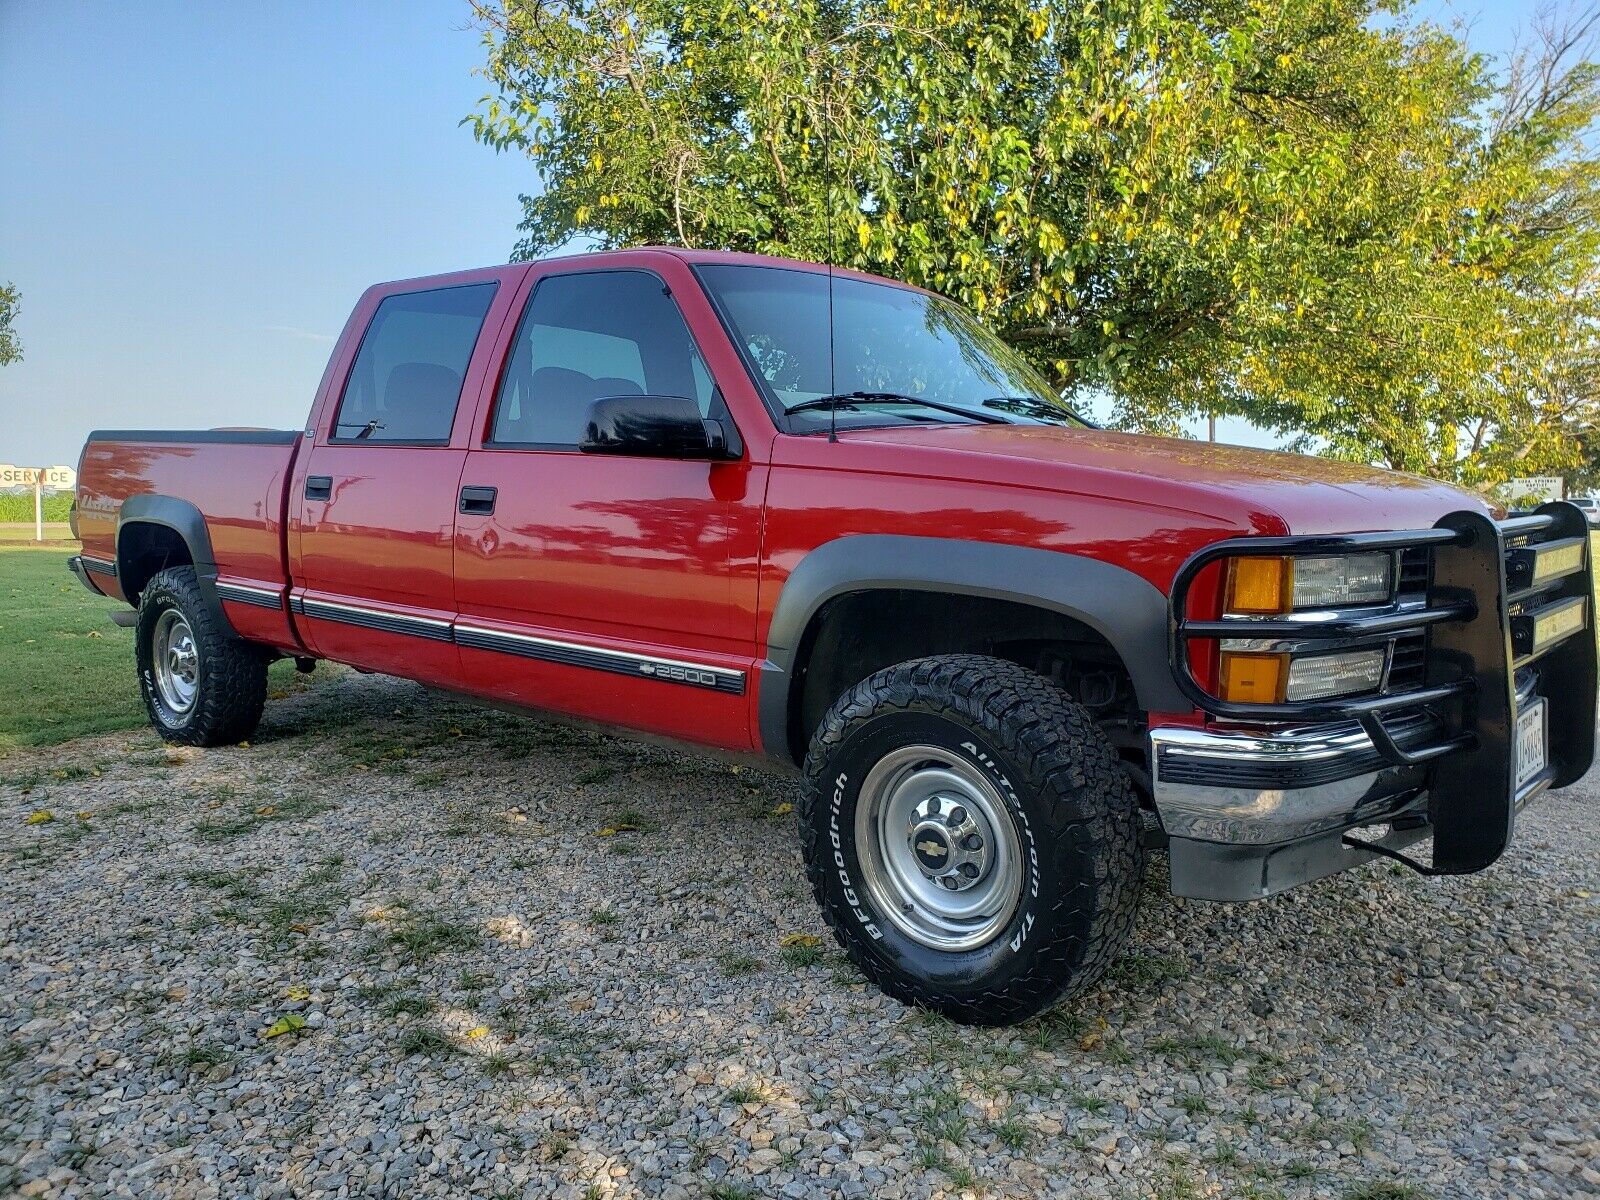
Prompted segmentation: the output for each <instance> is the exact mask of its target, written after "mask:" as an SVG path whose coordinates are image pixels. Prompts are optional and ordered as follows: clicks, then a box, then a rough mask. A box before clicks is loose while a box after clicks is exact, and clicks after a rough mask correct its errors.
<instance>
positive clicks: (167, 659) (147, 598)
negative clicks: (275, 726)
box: [134, 567, 267, 746]
mask: <svg viewBox="0 0 1600 1200" xmlns="http://www.w3.org/2000/svg"><path fill="white" fill-rule="evenodd" d="M134 651H135V655H136V658H137V661H138V665H139V689H140V691H141V692H142V693H143V695H144V706H145V711H146V712H148V713H149V714H150V723H151V724H152V725H154V726H155V727H156V732H157V733H159V734H160V735H161V736H162V737H163V738H165V739H166V740H167V741H169V742H177V743H179V744H182V745H188V746H225V745H230V744H232V743H234V742H239V741H243V740H244V739H245V738H247V737H249V736H250V735H251V734H252V733H254V732H255V728H256V725H257V724H258V723H259V722H260V720H261V710H262V707H263V706H264V705H265V703H266V699H267V654H266V652H265V651H264V650H262V649H261V648H260V647H258V646H255V645H252V644H251V643H249V642H246V641H242V640H240V639H239V638H236V637H234V636H233V635H232V634H231V633H229V632H228V631H227V630H226V629H225V628H223V627H222V625H221V623H220V622H219V621H218V620H217V619H216V617H215V616H214V614H213V612H212V610H211V609H210V607H209V606H208V605H207V604H206V603H205V597H204V596H203V594H202V593H201V591H200V583H199V581H198V579H196V577H195V573H194V568H193V567H169V568H167V569H166V570H165V571H161V572H159V573H157V574H156V575H155V576H154V577H152V578H151V580H150V582H149V583H147V584H146V585H145V588H144V591H143V592H142V593H141V594H140V596H139V622H138V625H137V627H136V629H135V631H134Z"/></svg>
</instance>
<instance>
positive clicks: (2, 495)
mask: <svg viewBox="0 0 1600 1200" xmlns="http://www.w3.org/2000/svg"><path fill="white" fill-rule="evenodd" d="M71 511H72V493H71V492H51V493H50V494H49V495H47V496H45V498H44V520H45V524H47V525H49V524H51V523H55V524H61V525H64V524H66V521H67V517H68V515H69V514H70V513H71ZM12 521H26V522H27V523H28V524H29V525H32V524H33V492H32V490H29V491H27V492H0V522H5V523H9V522H12ZM28 536H29V537H32V536H33V531H32V530H31V529H30V530H29V531H28Z"/></svg>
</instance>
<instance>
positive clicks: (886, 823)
mask: <svg viewBox="0 0 1600 1200" xmlns="http://www.w3.org/2000/svg"><path fill="white" fill-rule="evenodd" d="M800 821H801V835H802V842H803V844H804V848H805V856H806V869H807V874H808V875H809V877H810V880H811V886H812V890H813V891H814V892H815V894H816V897H817V900H818V902H819V903H820V904H821V906H822V910H823V915H824V917H825V918H826V919H827V922H828V924H829V926H830V927H831V928H832V930H833V932H834V936H835V937H836V938H837V939H838V941H839V943H840V944H841V945H842V946H843V947H844V948H845V950H846V951H847V952H848V953H849V955H850V957H851V959H852V960H853V961H854V962H855V963H856V965H857V966H858V967H860V968H861V970H862V971H863V972H864V973H865V974H866V975H867V977H868V978H870V979H872V980H873V981H874V982H875V983H877V984H878V985H879V986H880V987H882V988H883V990H884V991H886V992H888V993H889V994H890V995H891V996H894V997H896V998H897V999H899V1000H903V1001H905V1002H906V1003H908V1004H917V1005H921V1006H922V1007H925V1008H931V1009H934V1010H936V1011H939V1012H942V1013H944V1014H945V1015H946V1016H949V1017H951V1018H952V1019H954V1020H957V1021H963V1022H968V1023H972V1024H995V1025H998V1024H1009V1023H1012V1022H1015V1021H1021V1020H1024V1019H1026V1018H1028V1017H1030V1016H1033V1015H1034V1014H1036V1013H1039V1012H1042V1011H1043V1010H1045V1009H1046V1008H1049V1007H1050V1006H1051V1005H1052V1004H1054V1003H1055V1002H1056V1001H1058V1000H1060V999H1061V998H1063V997H1064V996H1066V995H1068V994H1070V993H1072V992H1075V991H1079V990H1082V989H1083V988H1085V987H1087V986H1089V985H1090V984H1092V983H1093V982H1094V981H1095V980H1097V979H1099V978H1100V976H1101V975H1102V974H1104V972H1105V970H1106V968H1107V967H1108V966H1109V965H1110V963H1111V962H1112V961H1113V960H1114V959H1115V957H1116V955H1117V953H1118V952H1119V951H1120V949H1121V948H1122V946H1123V944H1124V943H1125V942H1126V941H1127V939H1128V936H1129V934H1130V933H1131V931H1132V928H1133V919H1134V913H1135V910H1136V907H1137V905H1138V899H1139V893H1140V889H1141V887H1142V884H1143V878H1144V853H1143V849H1142V847H1141V843H1140V822H1139V812H1138V805H1137V802H1136V800H1135V799H1134V795H1133V791H1132V788H1131V787H1130V785H1129V782H1128V777H1127V775H1126V773H1125V772H1124V771H1123V770H1122V768H1121V766H1120V765H1119V764H1118V762H1117V758H1116V754H1115V753H1114V751H1113V750H1112V749H1111V746H1110V745H1109V743H1108V742H1107V741H1106V740H1105V738H1104V737H1103V736H1102V734H1101V733H1100V731H1099V730H1098V729H1097V728H1096V727H1095V725H1094V722H1093V721H1092V719H1091V718H1090V717H1089V714H1088V713H1087V712H1086V711H1085V710H1084V709H1083V708H1082V707H1081V706H1079V705H1078V704H1076V703H1074V702H1073V701H1072V700H1071V699H1069V698H1068V697H1067V696H1066V694H1065V693H1063V692H1062V691H1061V690H1060V689H1059V688H1057V687H1055V686H1054V685H1053V684H1051V683H1050V682H1048V681H1047V680H1045V679H1043V678H1041V677H1040V676H1038V675H1036V674H1034V673H1033V672H1031V671H1028V670H1025V669H1024V668H1022V667H1019V666H1017V665H1015V664H1014V663H1009V662H1005V661H1002V660H999V659H992V658H984V657H980V656H978V655H964V654H963V655H943V656H939V657H935V658H925V659H919V660H916V661H914V662H908V663H901V664H900V665H898V666H894V667H889V668H887V669H885V670H883V671H879V672H878V673H877V674H876V675H873V676H872V677H871V678H869V679H867V680H865V681H863V682H862V683H859V684H857V685H856V686H855V687H854V688H852V689H851V690H850V691H849V692H848V693H846V694H845V695H844V696H843V697H841V698H840V700H839V701H838V702H837V703H836V704H835V705H834V706H833V708H832V709H831V710H830V711H829V712H828V714H827V716H826V717H825V718H824V719H823V721H822V724H821V725H820V726H819V728H818V730H817V733H816V736H815V737H814V738H813V740H812V743H811V749H810V753H809V754H808V755H807V757H806V767H805V788H804V792H803V794H802V801H801V808H800Z"/></svg>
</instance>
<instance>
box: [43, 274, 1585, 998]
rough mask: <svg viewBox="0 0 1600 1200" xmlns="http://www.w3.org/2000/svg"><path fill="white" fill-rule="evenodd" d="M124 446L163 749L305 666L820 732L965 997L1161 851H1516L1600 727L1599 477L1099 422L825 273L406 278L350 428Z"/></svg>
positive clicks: (954, 329)
mask: <svg viewBox="0 0 1600 1200" xmlns="http://www.w3.org/2000/svg"><path fill="white" fill-rule="evenodd" d="M78 480H79V483H78V497H77V509H76V520H77V523H78V529H79V533H80V536H81V537H82V539H83V553H82V555H81V556H80V557H78V558H75V559H74V560H73V570H74V572H75V573H76V574H77V575H78V577H79V578H80V579H81V580H82V582H83V583H84V584H85V585H86V586H88V587H89V588H91V589H92V590H94V591H96V592H99V593H102V594H104V595H106V596H109V597H113V598H115V599H118V600H122V601H125V602H126V603H127V604H129V605H133V606H135V607H136V608H137V624H136V630H137V639H136V650H137V657H138V676H139V686H140V687H141V689H142V690H143V693H144V699H145V703H146V705H147V706H148V708H149V713H150V718H151V720H152V722H153V723H154V725H155V727H156V729H157V730H158V731H159V732H160V733H161V735H162V736H163V737H165V738H167V739H168V740H170V741H175V742H187V743H194V744H200V745H214V744H219V743H228V742H234V741H237V740H239V739H241V738H245V737H247V736H248V735H249V734H250V732H251V730H252V729H253V727H254V726H255V724H256V722H257V720H258V719H259V717H260V715H261V710H262V704H263V698H264V693H265V688H266V675H265V671H266V666H267V663H268V661H269V660H270V659H273V658H275V657H280V656H293V657H294V658H295V659H297V660H300V661H301V665H302V666H304V667H306V668H308V669H309V667H310V665H311V663H312V662H313V661H314V660H316V659H331V660H334V661H338V662H343V663H349V664H353V665H354V666H356V667H359V668H361V669H363V670H369V671H381V672H388V673H391V674H395V675H402V676H406V677H409V678H411V679H416V680H420V681H421V682H423V683H424V684H427V685H430V686H432V687H436V688H441V689H448V690H450V691H452V692H457V693H466V694H470V695H473V696H478V697H483V698H485V699H487V700H491V701H494V702H497V703H500V704H510V705H515V706H523V707H526V708H527V709H529V710H542V711H546V712H552V713H557V714H561V715H564V716H566V717H569V718H577V719H582V720H587V721H593V722H601V723H604V724H607V725H613V726H621V727H625V728H628V729H633V730H638V731H642V732H645V733H649V734H655V735H666V736H669V737H672V738H677V739H681V740H685V741H689V742H694V743H699V744H702V745H705V746H712V747H717V748H720V749H722V750H728V751H740V752H749V753H754V754H759V755H763V756H765V757H767V758H769V759H772V760H776V761H778V762H781V763H786V764H790V765H791V766H798V767H799V768H800V770H801V772H802V774H803V780H804V785H803V789H802V802H801V804H800V806H799V825H800V842H801V846H802V849H803V852H804V855H805V860H806V865H807V869H808V873H809V876H810V880H811V883H812V886H813V888H814V890H815V893H816V897H817V900H818V901H819V903H820V904H821V906H822V909H823V912H824V914H825V915H826V918H827V921H828V923H829V925H830V926H831V927H832V929H833V931H834V933H835V935H836V936H837V938H838V940H839V942H840V943H841V944H842V945H843V946H844V947H845V949H846V950H847V951H848V952H849V953H850V955H851V956H852V957H853V958H854V960H855V962H856V963H857V964H858V965H859V966H860V967H861V968H862V970H864V971H865V972H866V973H867V975H868V976H869V977H871V978H872V979H874V980H875V981H877V982H878V983H879V984H880V985H881V986H882V987H883V988H884V989H885V990H887V991H888V992H890V993H891V994H893V995H895V996H897V997H900V998H902V999H903V1000H906V1001H908V1002H912V1003H917V1004H922V1005H926V1006H929V1007H931V1008H935V1009H938V1010H940V1011H943V1012H944V1013H946V1014H948V1015H950V1016H951V1017H953V1018H955V1019H957V1020H962V1021H971V1022H1008V1021H1015V1020H1020V1019H1022V1018H1025V1017H1027V1016H1028V1015H1030V1014H1032V1013H1035V1012H1038V1011H1040V1010H1041V1009H1043V1008H1044V1007H1046V1006H1047V1005H1049V1004H1051V1003H1052V1002H1054V1001H1055V1000H1057V999H1058V998H1060V997H1061V996H1063V995H1065V994H1068V993H1069V992H1071V991H1074V990H1078V989H1082V988H1083V987H1085V986H1087V985H1088V984H1090V983H1091V982H1092V981H1094V980H1095V979H1097V978H1098V977H1099V976H1100V975H1101V973H1102V972H1103V971H1104V969H1105V968H1106V966H1107V965H1108V964H1109V963H1110V962H1111V961H1112V959H1113V957H1114V956H1115V954H1116V953H1117V951H1118V949H1119V947H1120V946H1121V945H1122V944H1123V942H1124V941H1125V939H1126V938H1127V936H1128V933H1129V930H1130V928H1131V926H1132V924H1133V917H1134V909H1135V906H1136V905H1137V903H1138V899H1139V895H1140V890H1141V885H1142V879H1143V875H1144V870H1145V856H1146V852H1147V851H1148V850H1150V849H1152V848H1156V849H1164V850H1165V852H1166V861H1167V863H1168V868H1169V873H1170V886H1171V889H1172V891H1173V892H1174V893H1176V894H1178V895H1182V896H1192V897H1199V898H1204V899H1211V900H1245V899H1251V898H1254V897H1259V896H1266V895H1270V894H1272V893H1274V892H1277V891H1280V890H1282V889H1284V888H1287V887H1291V886H1294V885H1296V884H1299V883H1302V882H1304V881H1307V880H1310V879H1315V878H1317V877H1320V876H1324V875H1327V874H1329V873H1331V872H1334V871H1338V870H1341V869H1343V868H1346V867H1349V866H1352V865H1355V864H1359V863H1365V862H1370V861H1372V860H1374V859H1375V858H1377V857H1379V856H1389V857H1393V858H1397V859H1399V860H1400V861H1402V862H1406V863H1408V864H1410V865H1413V866H1415V867H1417V868H1418V869H1420V870H1425V871H1428V872H1432V873H1461V872H1467V871H1476V870H1479V869H1481V868H1483V867H1485V866H1487V865H1489V864H1490V863H1492V862H1493V861H1494V860H1495V859H1496V858H1497V857H1499V855H1500V854H1501V853H1502V852H1503V851H1504V850H1505V848H1506V845H1507V843H1508V842H1509V841H1510V839H1511V836H1512V830H1513V826H1514V824H1515V819H1516V814H1517V812H1518V810H1519V809H1520V807H1521V806H1522V805H1523V804H1524V803H1526V802H1527V801H1528V800H1529V799H1530V798H1531V797H1533V796H1534V795H1536V794H1537V793H1538V792H1540V791H1541V790H1543V789H1545V788H1549V787H1561V786H1564V785H1566V784H1569V783H1571V782H1573V781H1574V780H1575V779H1577V778H1578V777H1579V776H1580V775H1582V774H1583V773H1584V772H1585V771H1586V770H1587V769H1588V767H1589V765H1590V762H1591V760H1592V758H1593V754H1594V730H1595V690H1596V684H1595V639H1594V637H1593V636H1592V634H1590V633H1587V632H1585V631H1586V630H1587V629H1588V628H1589V627H1590V616H1589V604H1590V596H1591V566H1590V561H1589V554H1588V549H1589V540H1588V526H1587V525H1586V523H1585V520H1584V516H1583V513H1581V512H1580V511H1579V510H1578V509H1577V508H1575V507H1573V506H1571V505H1568V504H1564V503H1552V504H1546V505H1544V506H1543V507H1541V508H1540V509H1539V510H1538V511H1537V512H1536V513H1533V514H1530V515H1525V516H1519V517H1513V518H1511V519H1501V520H1496V519H1495V515H1494V514H1492V513H1491V512H1490V511H1489V509H1488V508H1487V507H1486V506H1485V505H1484V503H1483V502H1482V500H1481V499H1479V498H1478V497H1477V496H1475V495H1472V494H1470V493H1466V492H1462V491H1459V490H1456V489H1454V488H1451V487H1447V486H1444V485H1442V484H1439V483H1435V482H1430V481H1428V480H1425V479H1418V478H1413V477H1409V476H1405V475H1397V474H1391V473H1387V472H1383V471H1378V470H1374V469H1369V468H1366V467H1362V466H1355V465H1351V464H1348V463H1340V462H1330V461H1322V460H1318V459H1314V458H1301V457H1294V456H1290V455H1285V454H1276V453H1267V452H1260V451H1253V450H1243V449H1233V448H1228V447H1223V446H1214V445H1205V444H1199V443H1195V442H1189V441H1178V440H1164V439H1160V438H1151V437H1139V436H1133V435H1129V434H1123V433H1114V432H1109V431H1106V430H1103V429H1098V428H1096V427H1094V426H1093V425H1091V424H1090V423H1089V422H1087V421H1085V420H1083V419H1081V418H1080V417H1079V416H1078V415H1076V414H1075V413H1074V412H1073V411H1072V410H1071V409H1069V408H1068V407H1066V406H1065V405H1064V404H1063V403H1062V402H1061V401H1060V399H1059V398H1058V397H1057V396H1056V394H1055V393H1054V392H1053V391H1052V390H1051V389H1050V388H1049V387H1048V386H1047V385H1046V383H1045V382H1044V381H1043V380H1042V379H1041V378H1040V377H1039V376H1038V375H1037V374H1036V373H1035V372H1034V371H1033V370H1032V369H1031V368H1030V367H1029V366H1028V365H1027V364H1026V362H1025V361H1024V360H1023V359H1022V358H1020V357H1019V356H1018V355H1017V354H1016V353H1015V352H1013V351H1012V350H1011V349H1009V348H1008V347H1007V346H1006V345H1005V344H1004V343H1002V342H1001V341H1000V340H999V339H997V338H996V337H995V336H994V335H993V334H991V333H990V332H988V331H987V330H986V329H985V328H984V327H983V326H982V325H981V324H979V323H978V321H977V320H975V319H974V318H973V317H972V316H971V315H970V314H969V313H967V312H966V311H964V310H963V309H962V308H960V307H959V306H957V305H955V304H953V303H951V302H949V301H948V300H945V299H942V298H940V297H938V296H935V295H931V294H929V293H926V292H923V291H920V290H917V289H914V288H911V287H907V286H904V285H902V284H898V283H894V282H892V281H889V280H884V279H878V278H874V277H871V276H867V275H862V274H857V273H853V272H847V271H829V270H828V269H827V268H824V267H819V266H815V265H810V264H805V263H799V262H791V261H786V260H778V259H771V258H762V257H756V256H750V255H736V254H719V253H702V252H688V251H683V250H675V249H641V250H630V251H620V252H608V253H603V254H593V255H586V256H580V257H573V258H564V259H557V260H550V261H544V262H536V263H522V264H516V265H511V266H500V267H492V268H488V269H485V270H478V271H465V272H461V273H459V274H452V275H443V276H439V277H436V278H428V279H414V280H408V281H405V282H401V283H389V284H383V285H381V286H378V287H374V288H372V289H371V290H369V291H368V292H367V293H366V294H365V295H364V296H363V297H362V298H361V301H360V303H359V304H358V305H357V306H356V309H355V312H354V313H353V314H352V315H351V317H350V321H349V323H348V325H346V327H345V330H344V333H343V335H342V336H341V337H340V339H339V342H338V344H337V346H336V347H335V349H334V351H333V355H332V357H331V359H330V360H329V363H328V367H327V371H326V373H325V374H324V376H323V379H322V383H321V386H320V387H319V389H318V392H317V396H316V400H315V402H314V403H313V405H312V408H311V415H310V417H309V418H308V420H307V421H306V425H305V428H304V429H303V430H291V431H286V432H263V431H254V430H209V431H205V432H193V433H185V432H164V431H163V432H151V431H113V432H96V433H93V434H91V435H90V437H89V441H88V445H87V446H86V447H85V448H84V452H83V457H82V461H81V464H80V466H79V471H78ZM1428 838H1431V847H1430V848H1429V852H1428V853H1427V855H1426V858H1425V859H1422V858H1419V857H1415V856H1414V855H1415V853H1416V852H1415V851H1414V850H1413V846H1414V844H1415V843H1417V842H1419V841H1421V840H1423V839H1428Z"/></svg>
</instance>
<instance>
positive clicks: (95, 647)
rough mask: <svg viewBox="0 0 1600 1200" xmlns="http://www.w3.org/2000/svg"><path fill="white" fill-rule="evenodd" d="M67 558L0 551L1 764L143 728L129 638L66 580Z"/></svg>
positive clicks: (49, 551) (12, 547)
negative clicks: (22, 750) (32, 751)
mask: <svg viewBox="0 0 1600 1200" xmlns="http://www.w3.org/2000/svg"><path fill="white" fill-rule="evenodd" d="M69 557H71V554H70V552H69V551H66V550H60V549H56V548H53V547H51V548H37V549H36V548H34V547H31V546H28V545H26V544H12V543H7V544H0V678H3V679H5V680H6V682H7V684H8V685H9V687H8V691H9V692H10V693H11V695H10V699H9V702H8V703H7V704H5V705H4V706H3V707H0V756H3V755H4V754H5V753H6V751H7V750H9V749H11V748H13V747H16V746H43V745H50V744H53V743H55V742H64V741H66V740H67V739H68V738H75V737H81V736H83V735H84V734H89V733H105V732H107V731H109V730H113V729H128V728H131V727H133V726H136V725H142V724H144V722H145V713H144V705H143V704H142V703H140V700H139V685H138V682H137V680H136V679H135V677H134V670H133V632H132V631H131V630H128V629H119V628H117V627H116V626H115V625H113V624H112V623H111V621H110V620H109V619H108V618H107V616H106V614H107V613H108V612H110V611H111V609H112V607H113V602H112V601H110V600H106V599H103V598H101V597H98V596H94V595H92V594H90V592H89V591H88V589H86V588H85V587H84V586H83V585H82V584H80V583H79V582H78V581H77V580H76V579H74V578H73V577H72V576H71V575H70V574H68V572H67V559H68V558H69Z"/></svg>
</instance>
